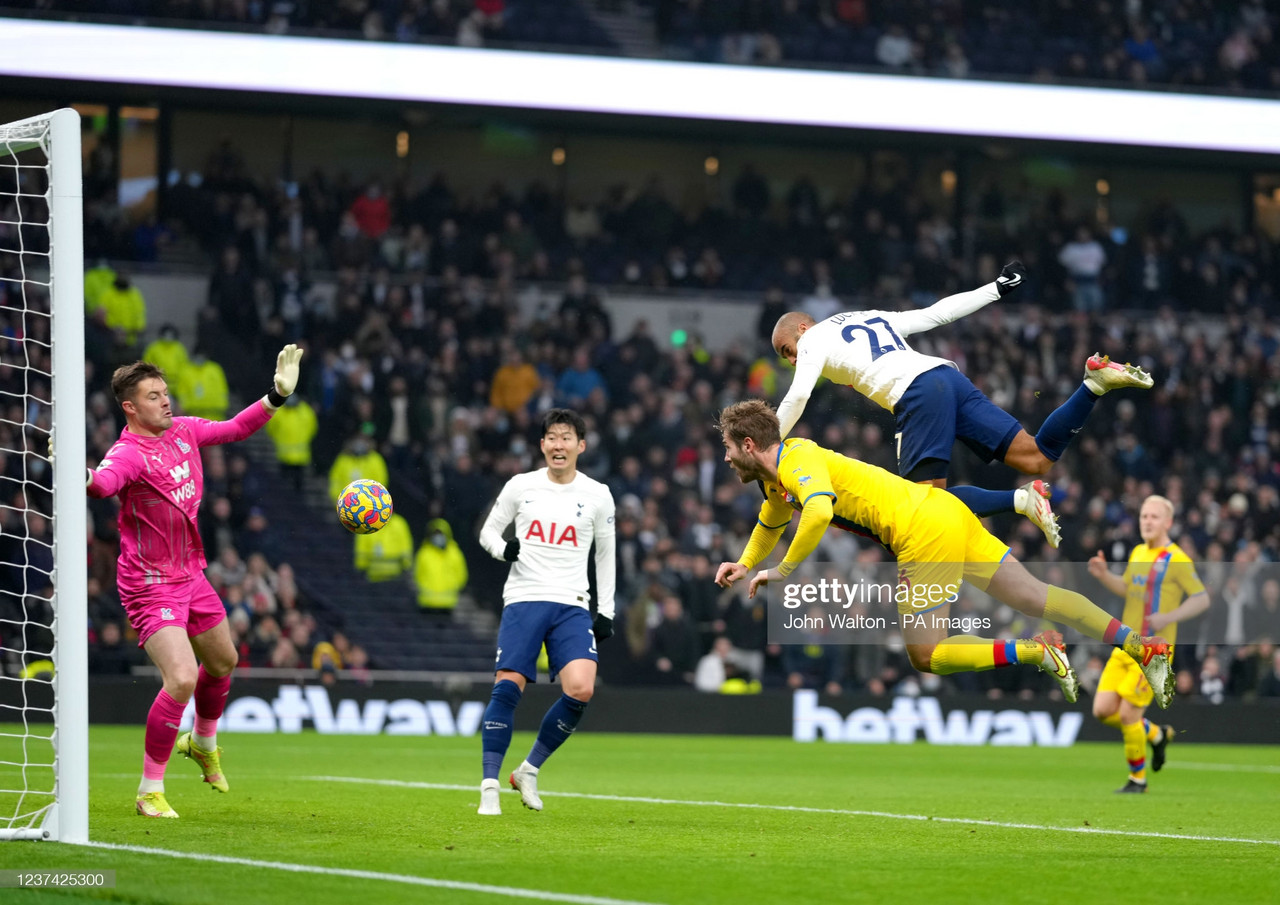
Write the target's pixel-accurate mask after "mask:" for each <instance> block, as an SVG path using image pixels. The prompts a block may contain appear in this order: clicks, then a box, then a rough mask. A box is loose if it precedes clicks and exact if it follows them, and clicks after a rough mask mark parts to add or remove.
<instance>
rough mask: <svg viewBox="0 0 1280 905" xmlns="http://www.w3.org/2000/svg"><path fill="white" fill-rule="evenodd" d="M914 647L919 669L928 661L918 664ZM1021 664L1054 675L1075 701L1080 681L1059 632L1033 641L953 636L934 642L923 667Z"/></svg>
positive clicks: (942, 670)
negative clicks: (1068, 658)
mask: <svg viewBox="0 0 1280 905" xmlns="http://www.w3.org/2000/svg"><path fill="white" fill-rule="evenodd" d="M914 647H915V645H908V653H909V654H913V656H912V663H913V665H916V666H917V668H919V667H920V666H925V665H926V664H916V663H915V659H916V658H915V651H913V650H912V648H914ZM1018 664H1026V665H1028V666H1035V667H1037V668H1039V670H1040V671H1041V672H1043V673H1047V674H1049V675H1050V676H1053V678H1054V680H1055V681H1057V683H1058V686H1059V687H1060V688H1061V689H1062V695H1063V697H1065V698H1066V699H1067V701H1068V702H1069V703H1072V704H1074V703H1075V701H1076V696H1077V693H1078V690H1079V687H1080V682H1079V680H1078V679H1077V678H1076V671H1075V670H1074V669H1072V667H1071V663H1070V662H1069V661H1068V660H1067V654H1066V650H1065V649H1064V648H1063V645H1062V636H1061V635H1059V634H1058V633H1057V632H1042V633H1041V634H1039V635H1037V636H1036V637H1035V638H1033V639H1031V640H1029V641H1028V640H1026V639H1020V640H1009V639H1004V640H992V639H988V638H979V637H978V636H976V635H951V636H950V637H947V638H944V639H942V640H941V641H939V642H938V643H937V644H935V645H933V650H932V652H931V653H930V654H929V662H928V664H927V668H926V669H921V672H930V673H933V674H934V675H938V676H946V675H950V674H952V673H957V672H986V671H987V670H988V669H1000V668H1002V667H1006V666H1016V665H1018Z"/></svg>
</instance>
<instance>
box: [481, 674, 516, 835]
mask: <svg viewBox="0 0 1280 905" xmlns="http://www.w3.org/2000/svg"><path fill="white" fill-rule="evenodd" d="M522 695H523V692H522V691H521V690H520V686H519V685H517V684H516V683H515V682H513V681H511V680H510V679H502V680H500V681H498V682H495V683H494V686H493V691H492V692H491V693H490V695H489V706H488V707H486V708H485V711H484V721H483V723H482V727H483V728H482V729H481V733H480V744H481V750H482V757H483V761H484V780H483V781H482V782H481V783H480V807H479V808H478V809H477V811H476V813H478V814H484V815H489V816H492V815H497V814H501V813H502V805H501V804H499V802H498V789H499V783H498V774H499V773H501V772H502V759H503V758H504V757H506V756H507V749H508V748H510V747H511V726H512V723H513V722H514V720H515V715H516V705H517V704H519V703H520V698H521V696H522Z"/></svg>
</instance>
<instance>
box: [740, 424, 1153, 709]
mask: <svg viewBox="0 0 1280 905" xmlns="http://www.w3.org/2000/svg"><path fill="white" fill-rule="evenodd" d="M718 426H719V428H720V431H721V434H722V438H723V440H724V447H725V461H727V462H728V463H729V465H730V466H731V467H732V468H733V470H734V471H735V472H736V473H737V475H738V477H739V478H740V479H741V480H742V482H743V483H748V482H750V481H760V482H761V484H762V489H763V490H764V493H765V501H764V504H763V505H762V506H761V507H760V517H759V520H758V521H757V524H756V527H755V530H754V531H753V532H752V533H751V538H750V540H748V542H747V547H746V549H745V550H744V551H743V553H742V556H740V557H739V558H738V561H737V562H726V563H721V564H720V568H719V569H718V570H717V571H716V583H717V584H719V585H720V586H721V587H728V586H729V585H731V584H733V583H734V582H736V581H738V580H739V579H742V578H745V577H746V576H747V574H748V573H749V572H750V571H751V570H752V569H753V568H754V567H755V566H756V564H758V563H760V562H761V561H763V560H764V559H765V557H767V556H768V555H769V553H770V552H772V550H773V548H774V546H775V545H776V544H777V542H778V539H779V538H780V537H781V536H782V532H783V529H785V528H786V526H787V524H788V523H790V521H791V517H792V515H794V514H795V511H796V510H799V511H800V512H801V516H800V524H799V526H798V527H797V528H796V533H795V537H794V538H792V541H791V546H790V547H789V548H788V549H787V553H786V556H785V558H784V559H783V561H782V563H781V564H780V565H779V566H778V567H777V568H775V569H768V570H763V571H761V572H759V573H757V574H756V575H755V576H754V577H753V578H752V579H751V585H750V590H749V592H748V596H755V593H756V591H757V590H758V589H759V588H760V587H761V586H762V585H765V584H767V583H768V582H770V581H775V580H780V579H782V578H785V577H786V576H787V575H789V574H790V573H791V572H792V571H793V570H794V569H795V567H796V566H797V565H799V564H800V563H801V562H802V561H803V560H804V559H805V558H806V557H807V556H809V554H811V553H812V552H813V551H814V549H815V548H816V547H817V546H818V541H819V540H820V539H821V538H822V535H823V533H824V532H825V531H826V529H827V526H828V525H832V524H834V525H836V526H837V527H840V528H845V529H847V530H858V531H860V532H861V533H867V534H870V535H871V536H873V537H875V538H876V539H877V540H879V541H880V543H881V544H883V545H884V546H885V547H887V548H888V549H889V550H890V551H892V552H893V553H895V554H896V555H897V557H898V564H899V569H900V571H901V573H902V575H903V578H904V580H905V586H906V587H907V588H909V589H911V590H912V591H914V590H915V589H916V588H922V587H923V588H935V589H946V588H948V587H951V586H953V585H954V587H955V588H958V587H959V585H960V582H961V580H968V581H970V582H972V583H973V584H974V585H975V586H977V587H978V588H981V589H982V590H985V591H986V592H987V593H989V594H990V595H991V596H992V597H994V598H996V599H997V600H999V601H1001V602H1003V603H1006V604H1008V605H1009V606H1011V607H1013V608H1014V609H1016V610H1018V611H1019V612H1021V613H1025V614H1026V615H1028V616H1032V617H1034V618H1037V619H1038V618H1045V619H1049V620H1052V621H1054V622H1058V623H1061V624H1063V625H1068V626H1071V627H1072V628H1074V629H1077V630H1079V631H1081V632H1083V633H1084V634H1086V635H1088V636H1089V637H1091V638H1096V639H1098V640H1100V641H1105V642H1107V643H1108V644H1112V645H1114V646H1116V647H1117V648H1120V649H1122V650H1124V652H1125V653H1126V654H1128V655H1129V656H1130V657H1132V658H1133V659H1134V660H1135V661H1137V662H1138V663H1140V664H1141V669H1142V671H1143V673H1144V674H1145V675H1146V677H1147V679H1148V681H1149V682H1150V684H1151V685H1152V687H1154V688H1157V689H1160V691H1161V696H1160V698H1159V700H1160V701H1161V705H1160V706H1162V707H1165V706H1168V703H1169V699H1170V698H1172V696H1173V674H1172V671H1171V670H1170V669H1169V655H1168V646H1167V645H1166V644H1165V643H1164V641H1163V639H1160V638H1143V637H1140V636H1139V634H1138V632H1136V631H1134V630H1133V629H1131V628H1129V626H1127V625H1124V624H1122V623H1121V622H1120V621H1119V620H1117V619H1113V618H1112V617H1111V616H1109V615H1108V614H1107V613H1105V612H1104V611H1103V610H1101V609H1100V608H1098V607H1097V606H1095V605H1094V604H1093V603H1091V602H1090V601H1089V600H1088V599H1087V598H1085V597H1084V596H1082V595H1080V594H1077V593H1075V592H1074V591H1068V590H1066V589H1064V588H1059V587H1055V586H1053V585H1048V584H1045V583H1044V582H1043V581H1040V580H1039V579H1038V578H1036V577H1035V576H1033V575H1032V574H1031V573H1030V572H1028V571H1027V569H1026V568H1025V567H1024V566H1023V565H1022V564H1021V563H1019V562H1018V561H1017V560H1016V559H1015V558H1014V557H1013V556H1012V555H1011V554H1010V552H1009V548H1008V546H1007V545H1005V544H1003V543H1001V542H1000V541H999V540H997V539H996V538H995V537H994V536H992V535H991V534H990V533H988V532H987V530H986V529H985V528H983V527H982V524H981V523H980V522H979V521H978V518H977V516H975V515H974V514H973V513H972V512H971V511H970V510H969V509H968V508H967V507H966V506H965V505H964V504H963V503H961V502H960V500H959V499H957V498H956V497H955V496H953V495H952V494H949V493H947V492H946V491H945V490H941V489H939V488H936V487H933V486H929V485H924V484H913V483H912V482H910V481H907V480H905V479H903V478H900V477H898V476H897V475H894V474H891V473H890V472H888V471H885V470H884V469H883V468H878V467H876V466H874V465H869V464H867V463H866V462H859V461H858V460H856V459H850V458H848V457H847V456H842V455H840V454H839V453H836V452H832V451H831V450H828V449H823V448H822V447H820V446H818V445H817V444H815V443H813V442H812V441H810V440H797V439H790V440H786V441H785V442H784V441H783V440H782V439H781V437H780V434H779V425H778V416H777V415H776V414H775V413H774V410H773V409H772V408H771V407H770V406H769V405H768V403H765V402H762V401H760V400H758V399H749V400H746V401H744V402H737V403H734V404H733V405H731V406H729V407H728V408H726V409H725V410H724V411H722V412H721V413H720V420H719V425H718ZM908 598H909V595H898V599H899V601H900V602H899V612H900V613H908V612H909V613H911V614H912V618H909V619H908V618H903V619H901V620H900V622H901V625H902V637H903V640H904V641H905V642H906V649H907V655H908V656H909V657H910V658H911V665H912V666H914V667H915V668H916V669H918V670H919V671H920V672H928V673H936V674H939V675H945V674H948V673H953V672H977V671H980V670H986V669H993V668H995V667H997V666H1012V665H1014V664H1015V663H1026V664H1031V665H1035V666H1038V667H1039V668H1040V669H1041V670H1043V671H1044V672H1047V673H1049V674H1050V675H1052V676H1053V677H1054V678H1055V679H1056V680H1057V681H1058V684H1059V685H1060V686H1061V687H1062V691H1063V695H1064V696H1065V697H1066V698H1067V700H1068V701H1074V700H1075V699H1076V689H1077V687H1078V686H1077V680H1076V675H1075V671H1074V670H1072V669H1071V666H1070V664H1069V663H1068V662H1067V659H1066V655H1065V653H1064V652H1063V650H1062V645H1061V636H1059V635H1058V633H1057V632H1046V633H1044V634H1042V635H1040V636H1038V637H1037V638H1036V639H1033V640H1030V641H1027V640H993V639H984V638H979V637H975V636H973V635H950V636H948V634H947V620H946V617H947V615H948V613H949V611H950V606H951V601H952V600H953V599H954V594H949V595H948V594H946V592H945V591H944V592H943V594H941V595H938V596H937V597H936V598H934V599H930V600H928V601H927V604H928V605H927V607H920V606H919V605H918V604H919V602H920V601H918V600H916V599H914V598H911V599H908ZM924 614H929V615H930V617H931V618H929V619H923V618H915V617H917V616H923V615H924Z"/></svg>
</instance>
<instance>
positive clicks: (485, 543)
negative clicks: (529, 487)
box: [480, 478, 520, 562]
mask: <svg viewBox="0 0 1280 905" xmlns="http://www.w3.org/2000/svg"><path fill="white" fill-rule="evenodd" d="M515 480H516V479H515V478H512V479H511V480H510V481H507V483H506V486H504V487H503V488H502V492H501V493H499V494H498V499H497V502H495V503H494V504H493V508H492V509H490V510H489V515H488V516H487V517H486V518H485V520H484V525H483V526H481V528H480V546H482V547H484V548H485V550H487V551H488V553H489V555H490V556H492V557H493V558H494V559H498V560H505V561H506V562H515V560H516V558H517V557H518V556H519V555H520V539H519V538H518V537H513V538H512V539H511V540H509V541H507V540H503V539H502V532H503V531H506V530H507V525H510V524H511V523H512V522H513V521H515V517H516V507H517V506H519V505H520V494H519V492H518V491H517V489H516V488H515V486H513V485H514V484H515ZM508 554H510V555H508Z"/></svg>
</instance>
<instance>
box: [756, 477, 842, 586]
mask: <svg viewBox="0 0 1280 905" xmlns="http://www.w3.org/2000/svg"><path fill="white" fill-rule="evenodd" d="M834 499H835V494H834V493H832V492H830V491H826V492H824V491H821V490H819V491H815V492H814V493H813V494H811V495H810V497H809V499H807V500H805V503H804V509H803V510H802V511H801V513H800V524H799V525H797V526H796V533H795V537H793V538H791V546H789V547H788V548H787V552H786V554H785V555H784V556H783V557H782V562H780V563H778V565H777V566H776V567H775V568H772V569H766V570H764V571H761V572H757V573H756V576H755V577H754V578H752V579H751V585H750V589H749V590H748V591H747V597H754V596H756V591H757V590H758V589H759V588H760V586H761V585H765V584H768V583H769V582H771V581H780V580H781V579H783V578H786V577H787V576H788V575H790V574H791V573H792V572H794V571H795V568H796V566H798V565H800V563H802V562H804V561H805V560H806V559H808V558H809V555H810V554H812V553H813V551H814V550H816V549H818V542H819V541H821V540H822V535H823V534H824V533H825V532H826V530H827V526H828V525H830V524H831V516H832V515H834V514H835V508H834V505H833V501H834Z"/></svg>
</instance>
